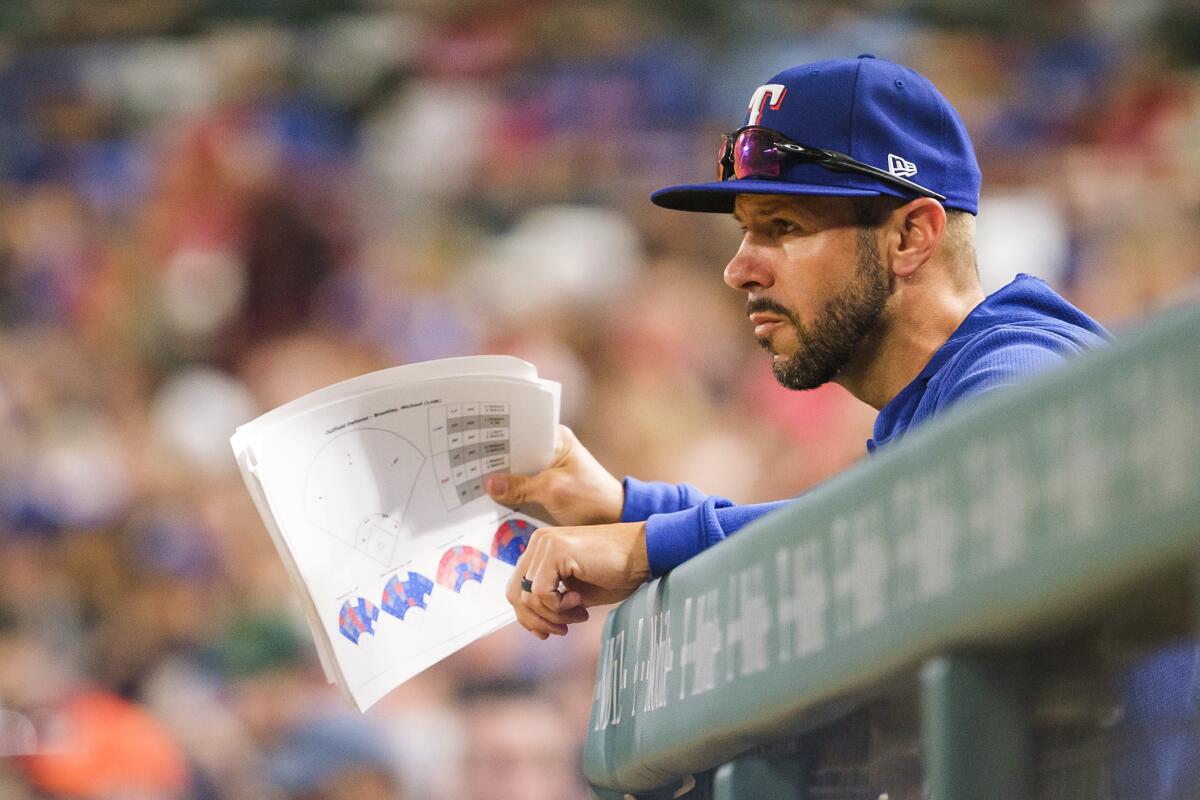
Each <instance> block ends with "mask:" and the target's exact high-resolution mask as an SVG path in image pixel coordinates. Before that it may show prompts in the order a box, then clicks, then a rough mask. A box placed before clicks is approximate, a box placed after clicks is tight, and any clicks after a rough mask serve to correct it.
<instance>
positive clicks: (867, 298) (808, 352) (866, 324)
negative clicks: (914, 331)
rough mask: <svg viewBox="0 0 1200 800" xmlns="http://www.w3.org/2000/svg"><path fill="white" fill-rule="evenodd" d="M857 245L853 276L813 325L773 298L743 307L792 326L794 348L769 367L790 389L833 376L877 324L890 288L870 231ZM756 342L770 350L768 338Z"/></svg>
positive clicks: (860, 233) (862, 232) (863, 232)
mask: <svg viewBox="0 0 1200 800" xmlns="http://www.w3.org/2000/svg"><path fill="white" fill-rule="evenodd" d="M857 244H858V247H857V251H858V265H857V270H856V271H855V274H854V278H853V279H852V281H851V282H850V284H849V285H848V286H846V287H845V288H844V289H842V291H841V292H839V293H838V294H837V295H836V296H834V297H833V298H832V299H831V300H829V302H827V303H826V304H825V308H823V309H822V310H821V313H820V315H819V316H818V317H817V318H816V320H814V321H813V323H812V324H811V325H804V324H803V323H801V322H800V320H798V319H797V318H796V315H795V314H794V313H793V312H792V311H791V310H790V309H788V308H787V307H786V306H783V305H780V304H778V303H775V302H774V301H772V300H767V299H762V300H758V301H755V302H752V303H750V304H748V305H747V307H746V313H747V314H752V313H754V312H756V311H769V312H772V313H775V314H779V315H780V316H782V317H784V318H785V319H786V320H787V321H788V322H789V323H791V325H792V328H793V329H794V330H795V333H796V352H795V353H793V354H792V356H791V357H790V358H787V359H782V358H777V359H775V360H774V363H773V364H772V366H771V370H772V371H773V372H774V373H775V380H777V381H779V383H780V384H782V385H783V386H785V387H787V388H788V389H796V390H802V389H815V388H817V387H818V386H821V385H823V384H825V383H828V382H829V381H831V380H833V378H834V377H836V376H837V374H838V373H839V372H841V371H842V369H844V368H845V366H846V364H848V363H849V362H850V359H851V358H853V357H854V355H855V354H856V353H857V352H858V351H859V348H860V347H861V346H862V343H863V340H864V339H866V338H867V337H868V336H869V335H870V334H871V333H873V332H874V331H875V330H876V329H877V327H878V325H879V319H880V317H881V316H882V315H883V307H884V303H885V302H886V301H887V298H888V294H889V293H890V289H889V287H888V282H887V281H886V280H885V279H884V276H883V269H882V264H881V263H880V260H879V249H878V247H877V246H876V244H875V237H874V236H872V235H871V231H870V230H868V229H859V231H858V242H857ZM758 343H759V344H760V345H761V346H762V348H763V349H764V350H766V351H767V352H768V353H772V350H771V342H770V339H769V337H763V338H761V339H759V340H758ZM772 354H773V353H772Z"/></svg>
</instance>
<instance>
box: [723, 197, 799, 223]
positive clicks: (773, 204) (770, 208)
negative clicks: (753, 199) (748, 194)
mask: <svg viewBox="0 0 1200 800" xmlns="http://www.w3.org/2000/svg"><path fill="white" fill-rule="evenodd" d="M780 209H785V210H792V211H796V210H798V209H796V207H795V206H794V205H791V204H790V203H788V202H786V201H784V200H772V201H770V202H768V203H763V204H762V205H761V206H755V207H754V208H752V209H750V215H751V216H756V215H758V216H767V215H769V214H774V213H776V212H777V211H779V210H780ZM733 218H734V219H736V220H737V221H738V222H743V221H744V220H743V219H742V218H741V217H740V216H739V215H738V212H737V209H734V210H733Z"/></svg>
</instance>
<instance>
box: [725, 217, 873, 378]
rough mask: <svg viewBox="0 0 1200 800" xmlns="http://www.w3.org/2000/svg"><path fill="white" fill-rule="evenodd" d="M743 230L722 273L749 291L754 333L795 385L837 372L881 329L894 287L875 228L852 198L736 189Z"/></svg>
mask: <svg viewBox="0 0 1200 800" xmlns="http://www.w3.org/2000/svg"><path fill="white" fill-rule="evenodd" d="M734 216H735V217H736V218H737V220H738V221H739V222H740V223H741V224H742V228H743V231H744V234H745V235H744V236H743V237H742V244H741V247H739V248H738V251H737V254H736V255H735V256H734V257H733V259H732V260H731V261H730V262H729V264H728V266H726V267H725V282H726V283H727V284H729V285H730V286H732V287H733V288H735V289H740V290H742V291H744V292H746V293H747V301H746V313H747V315H748V316H749V317H750V321H751V322H752V323H753V324H754V337H755V338H756V339H757V340H758V343H759V344H760V345H762V347H763V349H765V350H766V351H767V352H768V353H770V354H771V357H772V365H771V366H772V370H773V371H774V373H775V377H776V379H777V380H778V381H779V382H780V383H781V384H783V385H784V386H786V387H787V388H789V389H813V388H816V387H817V386H820V385H821V384H823V383H826V382H828V381H830V380H833V379H834V378H835V377H836V376H837V375H838V373H839V372H841V371H842V370H843V369H844V368H845V367H846V365H847V364H848V363H850V361H851V360H852V359H853V358H854V357H855V356H856V355H858V354H859V353H860V352H861V351H862V350H863V347H864V342H866V341H868V340H869V337H871V336H872V334H874V333H876V332H877V331H878V330H879V328H880V320H881V318H882V315H883V309H884V304H885V302H886V301H887V298H888V294H889V285H888V280H887V277H886V275H885V271H884V268H883V265H882V264H881V263H880V259H879V250H878V247H877V245H876V242H875V238H874V233H873V231H870V230H864V229H861V228H858V227H856V226H855V225H854V209H853V206H852V205H851V202H850V200H848V199H845V198H834V197H785V196H782V195H738V197H737V201H736V205H735V207H734Z"/></svg>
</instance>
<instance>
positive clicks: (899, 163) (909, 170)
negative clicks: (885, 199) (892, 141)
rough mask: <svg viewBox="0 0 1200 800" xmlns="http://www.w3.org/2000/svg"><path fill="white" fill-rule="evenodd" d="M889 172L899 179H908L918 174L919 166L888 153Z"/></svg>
mask: <svg viewBox="0 0 1200 800" xmlns="http://www.w3.org/2000/svg"><path fill="white" fill-rule="evenodd" d="M888 172H890V173H892V174H893V175H895V176H896V177H897V178H907V177H908V176H909V175H916V174H917V165H916V164H914V163H912V162H911V161H909V160H908V159H906V158H901V157H900V156H898V155H895V154H894V153H888Z"/></svg>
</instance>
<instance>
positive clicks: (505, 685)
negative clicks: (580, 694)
mask: <svg viewBox="0 0 1200 800" xmlns="http://www.w3.org/2000/svg"><path fill="white" fill-rule="evenodd" d="M460 703H461V706H462V713H463V734H462V738H463V741H462V747H463V762H462V774H461V778H462V786H461V788H460V790H459V793H458V794H457V795H456V796H458V797H461V798H463V800H571V798H581V799H582V798H583V797H584V796H585V793H584V789H583V786H582V785H581V783H580V780H579V758H580V751H579V748H578V746H577V741H578V740H577V738H576V737H575V736H574V733H575V732H574V731H573V730H572V728H571V725H570V723H569V721H568V720H567V719H564V718H563V715H562V713H561V711H560V709H559V708H558V706H557V704H556V703H555V702H554V701H553V700H552V699H551V697H550V696H549V695H547V694H545V693H544V691H543V690H541V689H540V688H539V687H538V686H537V685H536V684H532V683H528V682H524V681H520V680H513V679H509V680H495V681H491V682H487V683H480V684H475V685H469V686H466V687H464V689H463V691H462V694H461V697H460Z"/></svg>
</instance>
